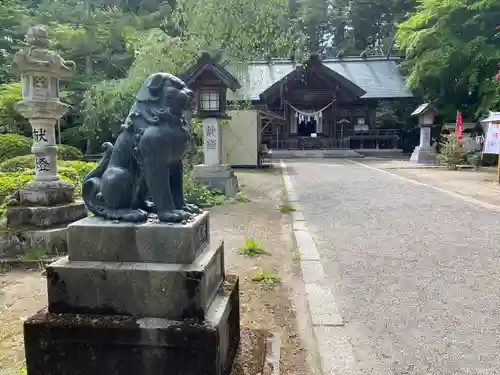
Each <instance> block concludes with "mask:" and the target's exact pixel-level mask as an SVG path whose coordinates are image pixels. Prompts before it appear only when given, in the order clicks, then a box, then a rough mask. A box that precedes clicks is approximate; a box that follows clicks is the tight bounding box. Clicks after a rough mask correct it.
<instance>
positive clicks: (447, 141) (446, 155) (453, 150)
mask: <svg viewBox="0 0 500 375" xmlns="http://www.w3.org/2000/svg"><path fill="white" fill-rule="evenodd" d="M468 153H469V152H468V151H467V150H466V149H465V148H464V145H463V142H462V141H461V140H459V139H458V137H457V135H456V134H455V133H452V134H447V135H444V142H443V143H442V144H441V147H440V149H439V153H438V154H437V158H438V160H439V162H440V163H441V164H444V165H446V166H447V167H448V168H449V169H457V165H459V164H461V163H463V162H464V161H465V159H466V157H467V154H468Z"/></svg>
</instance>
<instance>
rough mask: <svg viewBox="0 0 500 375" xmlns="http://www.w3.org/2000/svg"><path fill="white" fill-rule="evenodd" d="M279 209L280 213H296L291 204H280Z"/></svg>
mask: <svg viewBox="0 0 500 375" xmlns="http://www.w3.org/2000/svg"><path fill="white" fill-rule="evenodd" d="M278 208H279V210H280V212H282V213H284V214H286V213H290V212H294V211H296V209H295V207H294V206H293V204H291V203H290V202H284V203H282V204H280V205H279V207H278Z"/></svg>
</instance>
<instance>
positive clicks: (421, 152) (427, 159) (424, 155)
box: [410, 146, 436, 164]
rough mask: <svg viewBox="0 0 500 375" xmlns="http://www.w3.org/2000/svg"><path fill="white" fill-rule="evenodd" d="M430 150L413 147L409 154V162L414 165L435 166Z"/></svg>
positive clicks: (434, 158) (434, 159)
mask: <svg viewBox="0 0 500 375" xmlns="http://www.w3.org/2000/svg"><path fill="white" fill-rule="evenodd" d="M432 151H433V150H432V149H431V148H423V147H420V146H417V147H415V149H414V150H413V153H412V154H411V157H410V161H411V162H415V163H426V164H436V157H435V156H434V155H432Z"/></svg>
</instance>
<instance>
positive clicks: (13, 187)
mask: <svg viewBox="0 0 500 375" xmlns="http://www.w3.org/2000/svg"><path fill="white" fill-rule="evenodd" d="M32 178H33V175H31V174H27V173H11V172H7V173H6V172H0V204H1V203H2V202H3V200H4V199H5V197H6V196H7V195H10V194H12V193H14V192H15V191H17V190H19V189H20V188H21V187H23V186H24V184H26V183H27V182H28V181H31V179H32Z"/></svg>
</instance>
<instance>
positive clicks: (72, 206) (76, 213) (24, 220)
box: [7, 202, 87, 228]
mask: <svg viewBox="0 0 500 375" xmlns="http://www.w3.org/2000/svg"><path fill="white" fill-rule="evenodd" d="M86 216H87V208H86V207H85V203H83V202H74V203H66V204H60V205H57V206H9V207H8V208H7V226H8V227H9V228H19V227H25V226H34V227H40V228H49V227H52V226H55V225H61V224H67V223H70V222H72V221H76V220H80V219H82V218H84V217H86Z"/></svg>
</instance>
